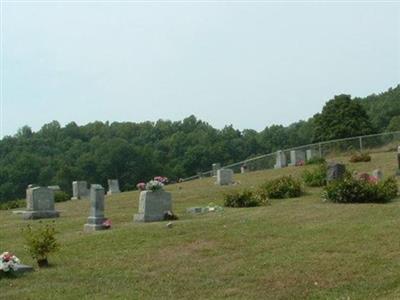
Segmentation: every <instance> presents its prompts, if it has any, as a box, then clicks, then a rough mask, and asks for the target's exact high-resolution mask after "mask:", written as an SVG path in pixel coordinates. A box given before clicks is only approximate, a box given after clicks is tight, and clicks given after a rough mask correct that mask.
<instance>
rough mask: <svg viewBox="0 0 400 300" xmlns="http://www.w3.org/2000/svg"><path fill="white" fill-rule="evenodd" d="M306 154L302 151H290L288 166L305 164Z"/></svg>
mask: <svg viewBox="0 0 400 300" xmlns="http://www.w3.org/2000/svg"><path fill="white" fill-rule="evenodd" d="M305 160H306V154H305V153H304V151H302V150H292V151H290V165H291V166H296V165H298V164H300V163H301V162H303V163H305Z"/></svg>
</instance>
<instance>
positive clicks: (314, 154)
mask: <svg viewBox="0 0 400 300" xmlns="http://www.w3.org/2000/svg"><path fill="white" fill-rule="evenodd" d="M318 156H319V152H318V151H317V150H315V149H307V151H306V159H307V161H309V160H311V159H313V158H314V157H318Z"/></svg>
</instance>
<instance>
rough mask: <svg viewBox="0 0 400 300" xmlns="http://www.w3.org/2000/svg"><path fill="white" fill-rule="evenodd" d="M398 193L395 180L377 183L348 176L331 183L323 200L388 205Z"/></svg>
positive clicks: (326, 188)
mask: <svg viewBox="0 0 400 300" xmlns="http://www.w3.org/2000/svg"><path fill="white" fill-rule="evenodd" d="M397 193H398V187H397V182H396V180H395V179H394V178H388V179H386V180H384V181H381V182H379V183H375V182H372V181H369V180H363V179H356V178H353V177H352V176H350V175H347V176H346V177H345V178H344V179H343V180H337V181H333V182H331V183H329V184H328V185H327V186H326V187H325V189H324V193H323V199H325V200H328V201H332V202H337V203H386V202H389V201H390V200H392V199H393V198H395V197H396V196H397Z"/></svg>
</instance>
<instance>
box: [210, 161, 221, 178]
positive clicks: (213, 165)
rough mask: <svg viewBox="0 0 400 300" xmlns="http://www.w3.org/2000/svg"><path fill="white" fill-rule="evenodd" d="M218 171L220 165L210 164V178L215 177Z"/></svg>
mask: <svg viewBox="0 0 400 300" xmlns="http://www.w3.org/2000/svg"><path fill="white" fill-rule="evenodd" d="M219 169H221V164H220V163H214V164H212V176H217V171H218V170H219Z"/></svg>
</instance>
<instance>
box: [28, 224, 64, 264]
mask: <svg viewBox="0 0 400 300" xmlns="http://www.w3.org/2000/svg"><path fill="white" fill-rule="evenodd" d="M22 234H23V236H24V238H25V243H26V248H27V250H28V251H29V254H30V255H31V257H32V258H33V259H36V261H37V262H38V265H39V266H46V265H47V256H48V255H49V254H50V253H53V252H56V251H57V250H58V249H59V244H58V242H57V240H56V237H55V234H56V230H55V228H54V225H53V224H45V225H40V226H39V227H38V228H36V229H33V227H32V225H27V227H25V228H24V229H23V230H22ZM43 263H44V264H43Z"/></svg>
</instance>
